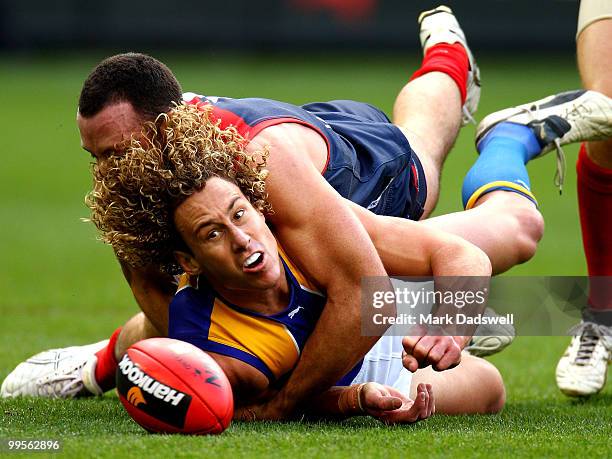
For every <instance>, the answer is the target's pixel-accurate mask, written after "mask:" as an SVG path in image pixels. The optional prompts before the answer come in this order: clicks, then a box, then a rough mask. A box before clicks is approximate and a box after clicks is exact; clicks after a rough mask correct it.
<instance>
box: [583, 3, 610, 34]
mask: <svg viewBox="0 0 612 459" xmlns="http://www.w3.org/2000/svg"><path fill="white" fill-rule="evenodd" d="M602 19H612V0H582V1H581V2H580V12H579V13H578V31H577V32H576V38H578V35H580V33H581V32H582V31H583V30H584V29H585V28H586V27H588V26H589V25H591V24H593V23H594V22H596V21H600V20H602Z"/></svg>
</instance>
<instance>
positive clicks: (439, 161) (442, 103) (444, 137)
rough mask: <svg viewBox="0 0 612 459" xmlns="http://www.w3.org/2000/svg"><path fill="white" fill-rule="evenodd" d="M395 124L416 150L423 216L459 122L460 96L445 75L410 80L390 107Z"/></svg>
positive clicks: (434, 200)
mask: <svg viewBox="0 0 612 459" xmlns="http://www.w3.org/2000/svg"><path fill="white" fill-rule="evenodd" d="M393 123H394V124H395V125H397V126H398V127H399V128H400V129H401V130H402V132H403V133H404V135H405V136H406V138H407V139H408V142H410V145H411V146H412V149H413V150H414V151H415V152H417V155H418V157H419V159H420V160H421V163H422V164H423V169H424V170H425V176H426V178H427V201H426V203H425V213H424V214H423V217H422V218H426V217H427V216H428V215H429V214H430V213H431V211H432V210H433V209H434V207H435V205H436V203H437V201H438V194H439V187H440V171H441V170H442V165H443V164H444V160H445V159H446V156H447V155H448V152H449V151H450V149H451V147H452V146H453V144H454V142H455V140H456V138H457V134H458V133H459V128H460V125H461V95H460V93H459V89H458V88H457V84H456V83H455V82H454V81H453V79H452V78H450V77H449V76H448V75H446V74H444V73H441V72H431V73H427V74H425V75H422V76H420V77H419V78H416V79H415V80H412V81H411V82H409V83H408V84H407V85H406V86H404V88H403V89H402V90H401V91H400V93H399V95H398V96H397V99H396V101H395V105H394V107H393Z"/></svg>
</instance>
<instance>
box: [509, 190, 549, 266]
mask: <svg viewBox="0 0 612 459" xmlns="http://www.w3.org/2000/svg"><path fill="white" fill-rule="evenodd" d="M507 209H508V212H509V215H510V217H511V218H512V219H513V227H514V229H515V233H514V234H516V251H517V258H518V263H524V262H526V261H528V260H530V259H531V258H532V257H533V256H534V255H535V252H536V250H537V248H538V243H539V242H540V240H541V239H542V236H543V235H544V218H543V217H542V214H541V213H540V211H539V210H538V209H536V207H535V206H534V205H533V204H532V203H531V202H528V201H527V200H525V199H523V200H521V201H520V203H518V202H517V201H516V200H514V204H513V205H511V206H509V207H508V208H507Z"/></svg>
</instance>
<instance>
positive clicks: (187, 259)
mask: <svg viewBox="0 0 612 459" xmlns="http://www.w3.org/2000/svg"><path fill="white" fill-rule="evenodd" d="M174 258H176V261H177V262H178V264H179V265H181V268H183V271H185V272H186V273H187V274H189V275H191V276H194V275H196V274H200V273H201V272H202V270H201V268H200V264H199V263H198V261H197V260H196V259H195V258H194V257H193V255H191V254H190V253H187V252H183V251H182V250H175V251H174Z"/></svg>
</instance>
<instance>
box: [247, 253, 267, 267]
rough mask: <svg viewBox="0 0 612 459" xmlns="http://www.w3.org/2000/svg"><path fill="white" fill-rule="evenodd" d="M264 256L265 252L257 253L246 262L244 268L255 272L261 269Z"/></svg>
mask: <svg viewBox="0 0 612 459" xmlns="http://www.w3.org/2000/svg"><path fill="white" fill-rule="evenodd" d="M263 261H264V254H263V252H255V253H253V254H252V255H250V256H249V257H248V258H247V259H246V260H244V263H243V265H242V266H243V267H244V269H245V270H248V271H253V270H256V269H257V268H260V267H261V266H262V265H263Z"/></svg>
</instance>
